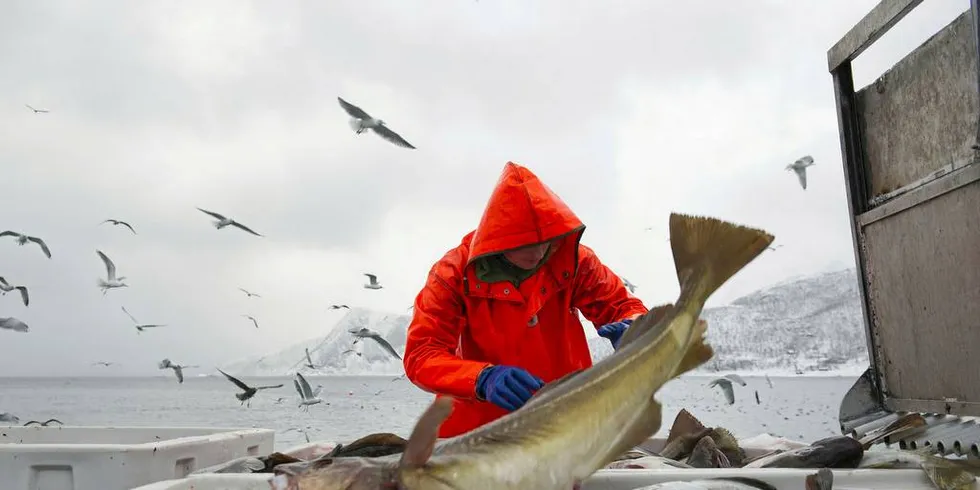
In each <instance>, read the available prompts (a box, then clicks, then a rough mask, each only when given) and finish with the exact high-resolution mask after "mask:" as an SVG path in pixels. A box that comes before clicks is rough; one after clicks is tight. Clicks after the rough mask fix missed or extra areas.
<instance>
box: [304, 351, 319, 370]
mask: <svg viewBox="0 0 980 490" xmlns="http://www.w3.org/2000/svg"><path fill="white" fill-rule="evenodd" d="M305 350H306V364H303V365H304V366H306V367H308V368H310V369H316V366H314V365H313V359H311V358H310V348H309V347H307V348H306V349H305Z"/></svg>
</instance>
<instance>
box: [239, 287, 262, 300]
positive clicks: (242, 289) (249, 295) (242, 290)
mask: <svg viewBox="0 0 980 490" xmlns="http://www.w3.org/2000/svg"><path fill="white" fill-rule="evenodd" d="M238 290H239V291H241V292H243V293H245V294H246V295H248V297H249V298H251V297H252V296H255V297H256V298H261V297H262V296H259V295H257V294H255V293H250V292H248V291H246V290H245V289H244V288H238Z"/></svg>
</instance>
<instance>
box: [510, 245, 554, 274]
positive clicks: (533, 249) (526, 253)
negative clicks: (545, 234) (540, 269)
mask: <svg viewBox="0 0 980 490" xmlns="http://www.w3.org/2000/svg"><path fill="white" fill-rule="evenodd" d="M550 245H551V242H545V243H539V244H537V245H529V246H527V247H522V248H518V249H515V250H510V251H508V252H504V258H505V259H507V260H508V261H509V262H510V263H511V264H514V265H516V266H517V267H520V268H521V269H533V268H534V266H536V265H538V262H541V259H543V258H544V256H545V254H546V253H548V247H549V246H550Z"/></svg>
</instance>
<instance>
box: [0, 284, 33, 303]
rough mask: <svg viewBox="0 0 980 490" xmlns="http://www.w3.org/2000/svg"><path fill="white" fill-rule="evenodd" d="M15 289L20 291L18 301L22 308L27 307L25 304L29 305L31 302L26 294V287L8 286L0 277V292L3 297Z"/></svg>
mask: <svg viewBox="0 0 980 490" xmlns="http://www.w3.org/2000/svg"><path fill="white" fill-rule="evenodd" d="M15 289H16V290H18V291H20V299H21V301H23V302H24V306H27V304H28V303H30V301H31V299H30V297H29V296H28V294H27V286H11V285H10V284H8V283H7V280H6V279H4V278H3V277H0V292H2V294H3V295H4V296H6V295H7V293H9V292H11V291H13V290H15Z"/></svg>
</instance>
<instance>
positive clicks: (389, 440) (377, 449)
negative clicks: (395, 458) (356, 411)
mask: <svg viewBox="0 0 980 490" xmlns="http://www.w3.org/2000/svg"><path fill="white" fill-rule="evenodd" d="M407 444H408V441H406V440H405V439H402V438H401V437H399V436H397V435H395V434H392V433H390V432H381V433H377V434H371V435H367V436H364V437H362V438H360V439H358V440H356V441H354V442H352V443H350V444H347V445H346V446H345V445H343V444H337V446H336V447H334V448H333V450H332V451H330V453H329V454H327V455H326V456H324V457H327V458H342V457H356V456H363V457H369V458H370V457H378V456H388V455H389V454H398V453H401V452H402V451H404V450H405V446H406V445H407Z"/></svg>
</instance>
